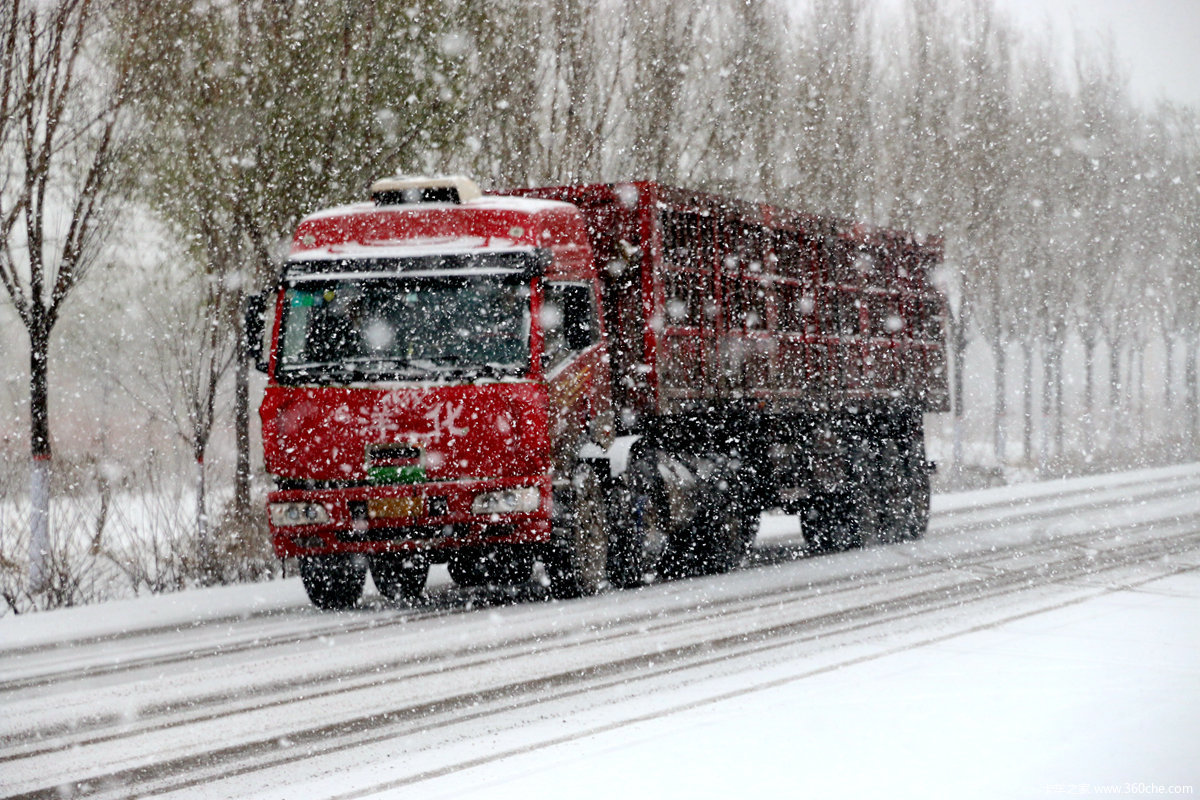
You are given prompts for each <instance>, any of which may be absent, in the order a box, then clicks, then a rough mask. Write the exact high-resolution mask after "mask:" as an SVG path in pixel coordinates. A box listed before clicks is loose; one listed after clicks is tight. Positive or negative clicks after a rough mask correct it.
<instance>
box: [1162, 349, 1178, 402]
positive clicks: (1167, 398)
mask: <svg viewBox="0 0 1200 800" xmlns="http://www.w3.org/2000/svg"><path fill="white" fill-rule="evenodd" d="M1163 348H1164V349H1165V350H1166V353H1165V354H1164V355H1165V357H1164V362H1163V407H1164V408H1166V409H1167V418H1168V419H1169V418H1170V417H1171V416H1172V415H1171V413H1170V412H1171V411H1172V410H1174V408H1175V392H1174V388H1173V387H1172V385H1171V384H1173V383H1174V382H1175V364H1174V361H1175V337H1174V336H1172V335H1171V334H1170V333H1169V332H1166V331H1164V332H1163Z"/></svg>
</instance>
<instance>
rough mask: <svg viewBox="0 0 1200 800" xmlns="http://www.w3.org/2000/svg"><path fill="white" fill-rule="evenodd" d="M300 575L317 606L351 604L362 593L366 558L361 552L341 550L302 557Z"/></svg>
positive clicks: (309, 597) (334, 607)
mask: <svg viewBox="0 0 1200 800" xmlns="http://www.w3.org/2000/svg"><path fill="white" fill-rule="evenodd" d="M300 579H301V580H302V581H303V582H304V591H306V592H308V599H309V600H311V601H312V603H313V605H315V606H316V607H317V608H324V609H328V610H340V609H346V608H352V607H353V606H354V604H355V603H357V602H358V599H359V598H360V597H361V596H362V590H363V584H364V583H366V580H367V562H366V559H364V558H363V557H362V556H358V555H344V554H341V553H336V554H331V555H322V556H302V557H301V558H300Z"/></svg>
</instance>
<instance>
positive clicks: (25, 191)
mask: <svg viewBox="0 0 1200 800" xmlns="http://www.w3.org/2000/svg"><path fill="white" fill-rule="evenodd" d="M104 12H105V4H104V3H103V2H102V1H101V0H57V2H52V3H45V2H32V1H23V0H9V2H7V3H6V5H5V8H4V10H3V11H0V26H2V31H0V59H3V62H2V63H0V158H2V159H3V166H2V167H0V173H2V174H3V176H4V177H3V181H4V183H3V186H2V191H0V248H2V253H0V284H2V285H3V286H4V290H5V293H6V295H7V297H8V299H9V301H10V302H11V303H12V305H13V307H14V308H15V309H16V312H17V315H18V316H19V317H20V320H21V323H22V325H23V326H24V328H25V331H26V333H27V334H28V336H29V371H30V389H29V393H30V456H31V459H32V467H31V474H32V478H31V496H32V518H31V537H30V554H29V556H30V560H29V581H30V586H31V588H33V589H34V590H36V589H38V588H39V587H40V585H41V583H42V579H43V572H42V565H43V558H44V556H45V554H46V553H47V552H48V549H49V537H50V531H49V504H50V459H51V438H50V408H49V366H50V364H49V352H50V338H51V333H52V332H53V330H54V326H55V324H56V323H57V322H58V320H59V317H60V315H61V313H62V310H63V306H64V304H65V303H66V302H67V299H68V298H69V297H70V296H71V294H72V292H73V291H74V289H75V288H76V287H77V286H78V285H79V282H80V281H81V280H82V279H83V277H84V276H85V275H86V274H87V271H88V269H89V268H90V267H92V266H93V265H94V264H95V263H96V262H97V260H98V259H99V258H100V255H101V245H102V243H103V239H104V235H105V233H106V231H107V230H108V227H109V226H108V222H109V217H110V216H111V214H112V213H113V211H114V209H115V205H114V200H115V196H114V191H115V189H116V188H117V183H118V178H119V177H120V173H119V172H118V170H117V169H116V166H117V163H118V161H119V155H120V151H121V149H122V147H123V146H124V143H125V141H126V132H127V129H126V127H125V125H124V123H125V121H126V113H125V112H126V110H127V109H128V107H129V104H130V100H131V97H132V95H131V92H130V91H129V90H130V75H131V73H130V70H129V64H128V62H124V61H121V60H117V61H115V62H113V63H112V64H111V70H102V69H100V65H99V58H98V56H99V53H98V50H97V47H98V45H99V44H101V43H103V42H104V41H105V33H106V31H105V24H106V20H105V17H104Z"/></svg>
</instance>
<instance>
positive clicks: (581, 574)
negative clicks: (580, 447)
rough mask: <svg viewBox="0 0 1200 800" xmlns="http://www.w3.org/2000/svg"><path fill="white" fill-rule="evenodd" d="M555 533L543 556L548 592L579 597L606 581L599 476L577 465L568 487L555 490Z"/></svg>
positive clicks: (603, 524)
mask: <svg viewBox="0 0 1200 800" xmlns="http://www.w3.org/2000/svg"><path fill="white" fill-rule="evenodd" d="M554 499H555V504H554V509H555V511H554V513H555V519H554V536H553V540H552V541H551V544H550V547H549V550H548V551H547V553H546V557H545V566H546V575H547V577H548V578H549V579H550V593H551V594H553V595H554V596H555V597H559V598H567V597H581V596H586V595H593V594H596V593H598V592H600V591H601V590H602V589H604V587H605V586H607V584H608V532H607V531H606V530H605V514H604V491H603V487H602V486H601V484H600V476H599V475H597V474H596V470H595V469H594V468H593V467H592V466H590V465H588V464H580V465H579V466H578V467H576V468H575V470H574V472H573V473H572V476H571V485H570V487H569V488H566V489H563V490H562V491H559V492H556V493H555V498H554Z"/></svg>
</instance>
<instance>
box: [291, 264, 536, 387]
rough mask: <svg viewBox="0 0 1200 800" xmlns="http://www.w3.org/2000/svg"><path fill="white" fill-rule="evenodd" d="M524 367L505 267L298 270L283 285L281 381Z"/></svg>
mask: <svg viewBox="0 0 1200 800" xmlns="http://www.w3.org/2000/svg"><path fill="white" fill-rule="evenodd" d="M528 369H529V287H528V283H527V281H525V280H524V279H522V278H521V277H519V276H518V275H514V274H482V275H481V274H471V275H446V274H439V275H425V276H420V277H415V276H414V277H406V276H398V277H397V276H394V275H393V276H389V277H383V276H379V277H376V276H374V275H371V276H364V275H362V274H357V275H347V274H345V273H343V274H342V275H330V276H328V277H318V276H315V275H313V276H305V277H304V278H302V279H295V280H293V281H292V282H290V283H288V284H287V285H286V286H285V295H284V309H283V327H282V329H281V331H280V338H279V357H278V367H277V370H276V372H277V377H278V379H279V380H280V381H281V382H285V383H287V382H305V383H309V382H316V383H341V382H346V381H353V380H473V379H476V378H485V377H492V378H496V377H502V376H520V375H524V374H525V373H526V372H527V370H528Z"/></svg>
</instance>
